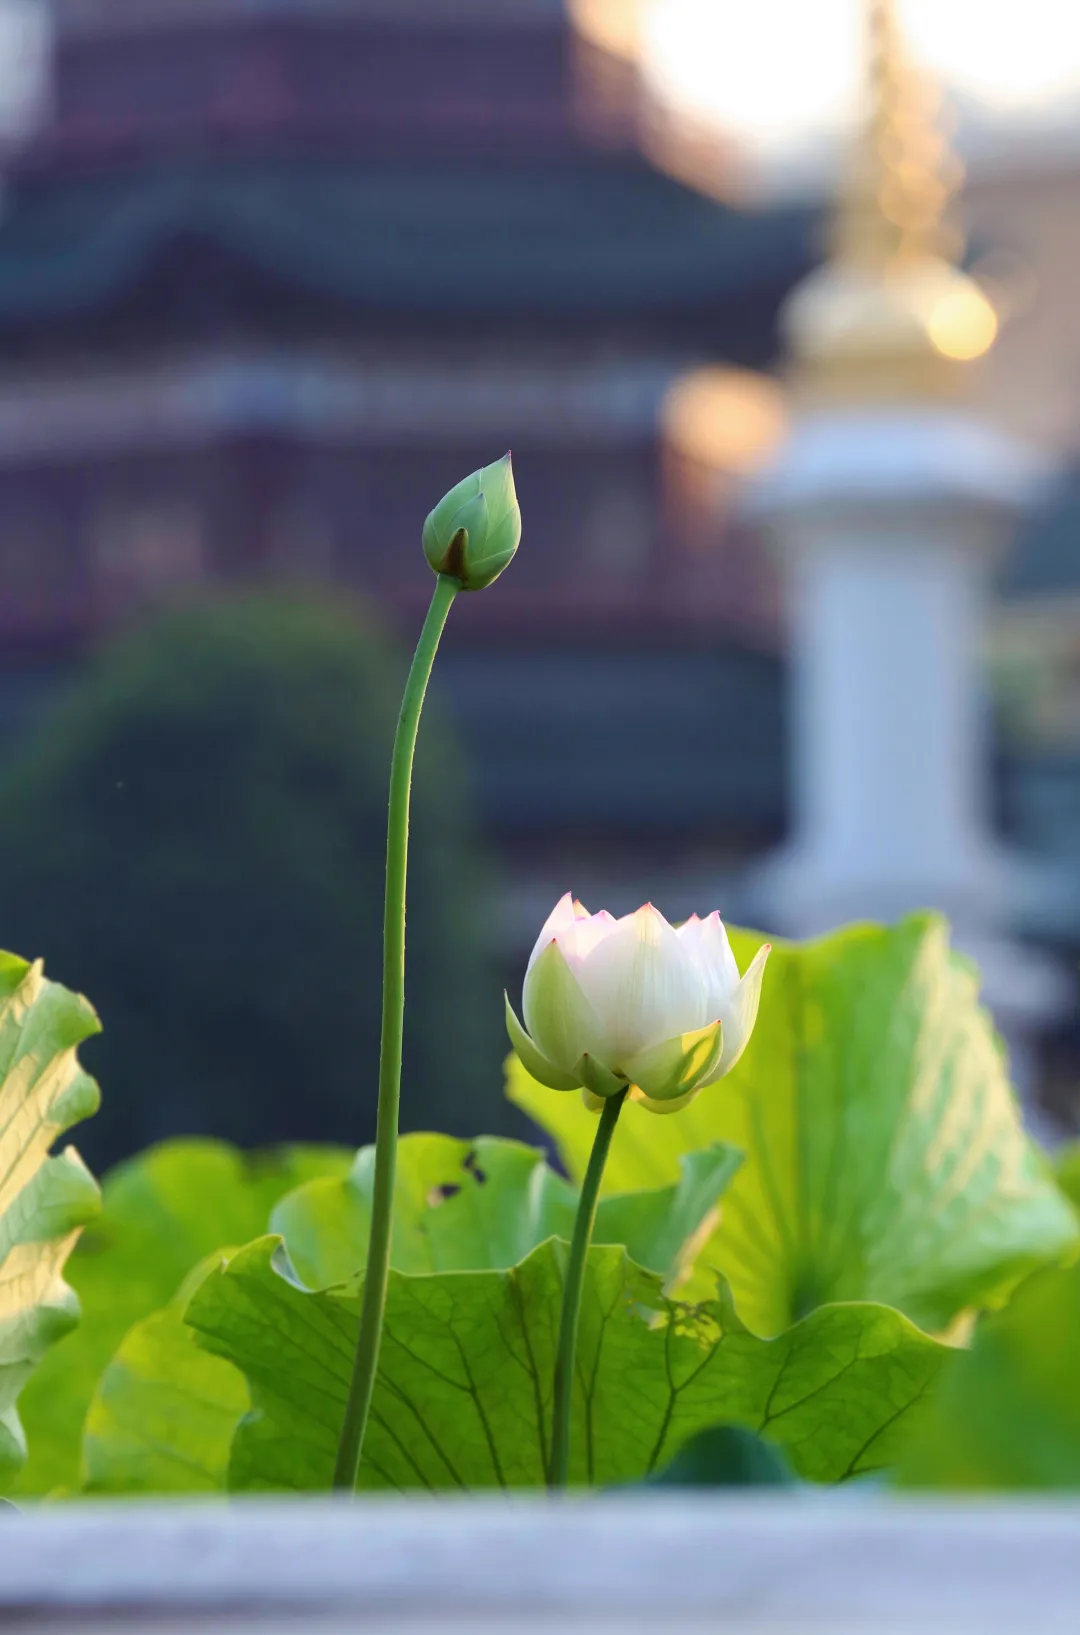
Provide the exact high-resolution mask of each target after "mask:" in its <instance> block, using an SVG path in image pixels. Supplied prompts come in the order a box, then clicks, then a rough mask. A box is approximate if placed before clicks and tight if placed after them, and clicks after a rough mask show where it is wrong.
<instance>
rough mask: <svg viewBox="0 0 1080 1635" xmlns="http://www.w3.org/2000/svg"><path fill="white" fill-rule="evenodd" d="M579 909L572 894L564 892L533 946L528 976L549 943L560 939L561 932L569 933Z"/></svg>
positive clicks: (527, 969)
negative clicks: (557, 938)
mask: <svg viewBox="0 0 1080 1635" xmlns="http://www.w3.org/2000/svg"><path fill="white" fill-rule="evenodd" d="M578 907H580V904H575V902H574V898H573V896H572V894H571V893H570V892H569V891H565V892H563V895H562V896H561V897H560V898H559V900H558V902H557V903H556V904H555V907H554V908H553V909H552V911H551V913H550V914H549V915H548V917H547V919H546V920H545V921H544V924H543V927H542V929H541V931H540V935H539V936H538V937H537V939H536V942H535V943H534V945H533V951H532V953H531V954H530V955H529V964H528V966H527V968H526V974H527V973H528V971H530V970H531V969H532V967H533V966H534V965H535V963H536V961H537V960H538V959H539V958H540V955H541V954H542V953H543V952H544V949H545V948H546V947H547V945H548V943H549V942H552V941H554V939H555V938H556V937H558V936H559V935H560V933H561V932H564V931H568V930H569V929H570V928H571V926H573V924H574V923H575V921H576V919H577V908H578Z"/></svg>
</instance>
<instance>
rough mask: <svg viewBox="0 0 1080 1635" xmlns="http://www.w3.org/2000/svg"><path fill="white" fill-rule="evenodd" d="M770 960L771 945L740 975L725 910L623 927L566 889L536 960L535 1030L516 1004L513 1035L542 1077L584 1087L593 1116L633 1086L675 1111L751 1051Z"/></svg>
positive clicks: (639, 1097) (639, 915)
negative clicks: (522, 1019) (672, 922)
mask: <svg viewBox="0 0 1080 1635" xmlns="http://www.w3.org/2000/svg"><path fill="white" fill-rule="evenodd" d="M768 956H769V945H768V944H767V943H766V944H765V946H764V947H762V948H759V949H758V952H757V953H756V955H755V956H754V959H753V960H752V962H751V964H750V965H749V967H748V968H747V971H746V974H745V975H744V976H742V977H740V976H739V968H738V966H737V965H736V963H735V956H734V954H733V953H732V952H731V946H730V944H729V942H728V938H727V932H726V931H725V930H724V924H723V921H722V920H721V918H720V916H719V914H716V913H714V914H710V915H709V917H708V919H705V920H700V919H698V917H697V915H696V914H695V915H693V916H692V918H691V919H689V920H687V922H686V924H685V925H681V926H679V928H678V929H677V930H676V929H675V928H674V927H672V926H670V925H669V924H668V922H667V920H665V918H664V916H663V915H662V914H660V913H659V912H658V911H657V910H656V909H655V908H653V906H652V904H651V903H646V904H645V906H644V908H639V909H638V910H637V912H636V913H635V914H627V915H626V916H625V917H624V918H623V919H621V920H616V919H614V918H613V917H612V916H611V915H610V914H608V913H606V912H603V911H602V912H601V913H599V914H590V913H589V911H588V909H586V908H583V907H582V905H581V904H580V903H578V902H575V901H574V899H573V898H572V897H571V896H570V893H569V892H567V894H566V896H565V897H563V898H562V900H561V901H560V902H559V903H557V904H556V906H555V908H554V909H553V911H552V913H551V914H550V915H549V916H548V919H547V922H546V923H545V925H544V929H543V930H542V931H541V933H540V935H539V937H538V938H537V941H536V947H535V948H534V949H533V951H532V955H531V957H530V959H529V966H528V969H527V971H526V972H525V987H524V992H523V1007H522V1008H523V1010H524V1012H525V1026H524V1027H522V1025H521V1023H520V1022H519V1021H518V1018H517V1016H516V1015H515V1014H514V1009H513V1007H512V1005H511V1004H510V1000H509V998H507V1001H506V1026H507V1031H508V1032H509V1034H510V1040H511V1043H512V1044H513V1046H514V1049H515V1050H516V1051H517V1053H518V1056H519V1057H520V1058H521V1061H522V1064H523V1065H524V1067H525V1068H526V1069H527V1071H528V1072H529V1073H531V1074H532V1076H533V1078H534V1079H539V1081H540V1083H541V1084H546V1085H548V1086H549V1087H550V1088H551V1089H552V1090H574V1089H577V1088H580V1089H581V1090H582V1091H583V1092H584V1096H585V1102H586V1105H587V1106H589V1107H591V1108H592V1109H593V1110H594V1111H595V1110H596V1109H597V1108H598V1107H599V1106H601V1105H602V1102H603V1099H604V1098H605V1097H607V1096H613V1095H617V1094H618V1092H619V1091H621V1090H624V1089H625V1088H626V1087H627V1085H629V1086H630V1096H631V1100H633V1101H640V1102H642V1103H643V1104H644V1105H645V1106H646V1107H648V1108H649V1109H650V1111H652V1112H654V1113H674V1112H676V1111H677V1110H678V1109H679V1108H680V1107H685V1106H686V1105H687V1103H688V1102H690V1101H692V1100H693V1098H694V1097H695V1096H696V1095H697V1093H698V1091H699V1090H704V1089H705V1088H706V1086H708V1085H710V1084H715V1083H716V1081H717V1079H722V1078H723V1076H724V1074H725V1073H728V1072H730V1071H731V1069H732V1068H733V1067H734V1066H735V1063H736V1062H737V1061H738V1060H739V1057H740V1056H741V1055H742V1053H743V1051H744V1050H745V1049H746V1046H747V1043H748V1041H749V1038H750V1035H751V1033H752V1032H753V1031H754V1023H755V1022H756V1021H757V1013H758V1001H759V999H760V997H761V978H762V975H763V973H764V970H765V961H766V959H767V958H768Z"/></svg>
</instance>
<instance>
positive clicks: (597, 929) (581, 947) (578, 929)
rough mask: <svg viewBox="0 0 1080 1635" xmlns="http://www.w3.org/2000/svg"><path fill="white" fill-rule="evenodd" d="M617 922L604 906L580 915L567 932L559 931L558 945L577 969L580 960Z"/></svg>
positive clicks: (613, 928)
mask: <svg viewBox="0 0 1080 1635" xmlns="http://www.w3.org/2000/svg"><path fill="white" fill-rule="evenodd" d="M575 906H577V905H575ZM618 923H619V922H618V920H617V919H616V918H615V916H614V915H613V914H609V913H608V911H607V909H606V908H602V909H601V910H600V912H599V914H584V915H580V916H579V917H578V918H577V919H576V920H575V921H574V924H573V926H572V927H571V929H570V930H569V931H568V932H560V933H559V939H558V940H559V947H560V948H561V949H562V951H563V953H564V954H565V955H566V957H567V960H568V961H569V963H570V964H571V965H572V966H573V967H574V968H575V969H578V968H579V967H580V965H581V962H582V960H584V959H585V957H586V956H587V955H588V954H591V953H592V951H593V949H594V948H595V947H596V945H597V943H598V942H602V941H603V939H604V938H605V937H608V936H610V935H611V933H612V932H613V931H614V930H615V928H616V926H617V925H618Z"/></svg>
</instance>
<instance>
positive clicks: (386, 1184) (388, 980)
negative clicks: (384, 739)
mask: <svg viewBox="0 0 1080 1635" xmlns="http://www.w3.org/2000/svg"><path fill="white" fill-rule="evenodd" d="M460 588H461V587H460V585H459V584H458V581H457V580H456V579H451V578H450V577H449V576H448V575H446V574H440V575H439V577H438V579H437V580H436V581H435V594H434V596H433V597H432V598H431V606H430V607H429V608H428V611H427V618H426V619H425V620H424V628H423V630H422V631H421V632H420V640H419V642H418V643H417V646H416V652H415V654H414V655H413V661H412V668H411V669H410V671H409V679H408V681H407V682H406V683H405V696H404V698H403V699H402V701H401V714H400V715H399V716H398V724H397V733H396V735H395V738H394V756H393V760H392V762H391V764H390V805H389V813H388V817H387V825H386V901H385V908H384V913H383V998H382V1042H381V1045H380V1052H379V1110H378V1121H377V1124H376V1130H375V1185H374V1189H373V1192H372V1199H371V1234H370V1238H369V1240H368V1258H367V1269H366V1271H365V1273H364V1297H363V1301H362V1304H361V1308H360V1333H359V1335H358V1336H357V1341H356V1356H355V1358H354V1361H353V1372H352V1381H351V1383H350V1385H349V1398H348V1401H347V1403H346V1405H345V1419H344V1423H343V1424H342V1427H341V1441H340V1442H339V1444H338V1453H337V1463H336V1465H335V1466H334V1486H335V1488H345V1489H346V1490H347V1491H348V1492H350V1493H351V1492H352V1491H353V1489H354V1488H355V1487H356V1477H357V1473H358V1472H359V1469H360V1455H361V1453H362V1451H363V1446H364V1431H365V1430H366V1428H367V1419H368V1411H369V1409H370V1407H371V1393H372V1391H373V1390H374V1387H375V1374H376V1371H377V1370H378V1366H379V1345H380V1342H381V1340H382V1324H383V1311H384V1308H385V1306H386V1285H387V1281H388V1279H389V1275H390V1231H391V1226H392V1224H393V1207H394V1177H395V1174H396V1171H397V1141H398V1109H399V1106H400V1103H401V1038H402V1030H403V1026H404V1018H405V874H406V869H407V866H408V858H409V795H410V792H411V789H412V769H413V754H414V751H415V749H416V732H417V728H418V727H419V725H420V711H421V710H422V709H423V706H424V694H425V693H426V692H427V685H428V680H429V678H430V676H431V667H432V665H433V664H434V662H435V654H436V652H437V651H438V647H439V638H440V636H441V635H442V633H443V627H444V626H445V624H446V618H447V614H448V613H449V612H450V607H451V604H452V603H453V600H454V597H455V596H456V595H457V593H458V591H459V589H460Z"/></svg>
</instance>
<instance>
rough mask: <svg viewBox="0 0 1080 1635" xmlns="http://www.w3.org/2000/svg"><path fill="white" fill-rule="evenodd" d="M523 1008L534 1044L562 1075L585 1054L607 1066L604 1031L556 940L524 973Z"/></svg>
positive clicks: (573, 1069) (568, 1071)
mask: <svg viewBox="0 0 1080 1635" xmlns="http://www.w3.org/2000/svg"><path fill="white" fill-rule="evenodd" d="M522 1009H523V1010H524V1012H525V1026H526V1027H527V1028H528V1030H529V1032H530V1033H531V1034H532V1037H533V1039H534V1041H535V1042H536V1045H537V1046H538V1048H539V1049H540V1050H541V1051H542V1053H543V1054H544V1055H545V1056H546V1057H547V1058H548V1061H550V1062H554V1064H555V1066H556V1067H557V1068H559V1069H560V1071H562V1072H563V1073H573V1072H574V1071H575V1063H576V1062H577V1061H578V1060H579V1058H580V1057H581V1056H583V1055H584V1054H585V1052H586V1051H589V1052H591V1053H592V1054H593V1055H598V1056H599V1058H600V1060H601V1061H604V1062H605V1063H606V1061H607V1051H606V1049H605V1043H606V1041H605V1037H604V1031H603V1028H602V1026H601V1024H600V1021H599V1019H598V1017H597V1016H596V1013H595V1011H594V1010H593V1007H592V1005H590V1003H589V1001H588V999H587V998H586V997H585V995H584V993H583V992H582V990H581V988H580V987H579V986H578V979H577V976H576V975H575V973H574V971H573V970H572V969H571V967H570V965H569V963H568V961H567V958H566V955H565V954H564V953H563V950H562V946H561V944H560V943H559V942H558V941H555V940H552V941H551V942H549V943H548V945H547V947H546V948H545V949H544V951H543V952H542V953H541V954H540V955H539V956H538V957H537V958H536V959H535V960H534V961H533V964H532V966H531V967H530V969H529V970H528V971H526V973H525V988H524V992H523V994H522ZM577 1082H578V1083H579V1084H580V1083H581V1080H580V1079H579V1080H578V1081H577Z"/></svg>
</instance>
